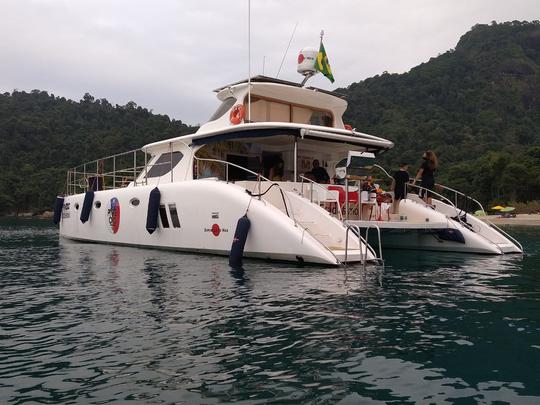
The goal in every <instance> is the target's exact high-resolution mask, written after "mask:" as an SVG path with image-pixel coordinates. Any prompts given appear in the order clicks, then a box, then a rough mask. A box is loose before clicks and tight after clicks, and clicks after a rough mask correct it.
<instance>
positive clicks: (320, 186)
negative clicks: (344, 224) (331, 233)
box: [298, 175, 343, 221]
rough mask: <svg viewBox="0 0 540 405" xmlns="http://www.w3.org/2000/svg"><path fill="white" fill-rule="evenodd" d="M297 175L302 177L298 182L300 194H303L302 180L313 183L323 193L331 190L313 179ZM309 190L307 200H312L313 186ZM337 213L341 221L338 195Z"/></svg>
mask: <svg viewBox="0 0 540 405" xmlns="http://www.w3.org/2000/svg"><path fill="white" fill-rule="evenodd" d="M298 177H300V178H301V179H302V181H301V182H300V186H301V188H300V192H301V194H302V195H304V180H307V182H309V183H311V184H315V185H316V186H317V187H319V188H320V189H322V190H323V191H324V192H325V193H326V192H329V191H331V190H328V188H326V187H325V186H323V185H322V184H319V183H317V182H316V181H314V180H311V179H308V178H307V177H304V176H302V175H299V176H298ZM310 191H311V192H310V196H309V201H310V202H313V186H312V187H311V190H310ZM337 214H338V219H339V220H340V221H342V220H343V214H342V213H341V206H340V205H339V197H338V200H337Z"/></svg>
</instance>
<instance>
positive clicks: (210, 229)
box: [204, 224, 229, 237]
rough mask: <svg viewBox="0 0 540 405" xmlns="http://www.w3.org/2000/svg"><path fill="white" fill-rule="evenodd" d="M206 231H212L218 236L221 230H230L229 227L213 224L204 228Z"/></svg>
mask: <svg viewBox="0 0 540 405" xmlns="http://www.w3.org/2000/svg"><path fill="white" fill-rule="evenodd" d="M204 232H212V234H213V235H214V236H215V237H218V236H219V235H220V233H221V232H225V233H227V232H229V229H228V228H221V227H220V226H219V225H218V224H213V225H212V227H210V228H204Z"/></svg>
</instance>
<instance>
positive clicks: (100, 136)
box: [0, 90, 195, 213]
mask: <svg viewBox="0 0 540 405" xmlns="http://www.w3.org/2000/svg"><path fill="white" fill-rule="evenodd" d="M193 131H195V128H190V127H188V126H186V125H185V124H183V123H182V122H181V121H175V120H170V119H169V117H167V116H164V115H155V114H152V113H151V112H150V111H148V110H147V109H145V108H141V107H138V106H137V105H136V104H135V103H133V102H129V103H128V104H126V105H125V106H118V105H116V106H112V105H111V104H110V103H109V102H108V101H107V100H105V99H97V100H96V99H94V98H93V97H92V96H91V95H89V94H86V95H85V96H84V98H83V99H82V100H81V101H80V102H75V101H72V100H67V99H65V98H63V97H55V96H54V95H50V94H48V93H47V92H44V91H38V90H34V91H32V92H31V93H25V92H19V91H15V92H13V93H12V94H10V93H5V94H0V213H5V212H18V211H27V210H43V209H51V207H52V202H53V201H54V198H55V196H56V195H57V193H61V192H62V191H63V189H64V182H65V173H66V170H67V168H69V167H73V166H76V165H79V164H81V163H82V162H86V161H90V160H93V159H97V158H100V157H103V156H108V155H111V154H114V153H120V152H125V151H128V150H131V149H135V148H139V147H141V146H142V145H144V144H146V143H150V142H153V141H156V140H160V139H165V138H170V137H173V136H179V135H182V134H186V133H190V132H193Z"/></svg>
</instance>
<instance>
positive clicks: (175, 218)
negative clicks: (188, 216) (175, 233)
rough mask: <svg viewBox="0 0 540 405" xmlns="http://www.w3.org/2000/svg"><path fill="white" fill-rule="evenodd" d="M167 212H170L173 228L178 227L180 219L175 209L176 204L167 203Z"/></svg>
mask: <svg viewBox="0 0 540 405" xmlns="http://www.w3.org/2000/svg"><path fill="white" fill-rule="evenodd" d="M169 213H170V214H171V221H172V224H173V226H174V227H175V228H180V220H179V219H178V211H177V210H176V204H174V203H171V204H169Z"/></svg>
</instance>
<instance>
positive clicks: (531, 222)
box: [478, 214, 540, 226]
mask: <svg viewBox="0 0 540 405" xmlns="http://www.w3.org/2000/svg"><path fill="white" fill-rule="evenodd" d="M478 218H480V219H489V220H490V221H491V222H493V223H494V224H496V225H519V226H540V214H518V215H516V217H515V218H501V217H500V216H499V215H487V216H485V217H478Z"/></svg>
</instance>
